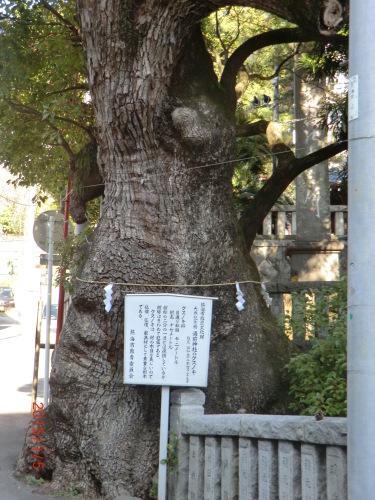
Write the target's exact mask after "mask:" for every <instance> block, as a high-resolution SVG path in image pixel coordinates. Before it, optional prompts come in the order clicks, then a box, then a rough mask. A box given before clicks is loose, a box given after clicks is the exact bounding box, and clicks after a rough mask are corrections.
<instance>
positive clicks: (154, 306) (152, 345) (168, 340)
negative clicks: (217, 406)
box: [124, 293, 214, 500]
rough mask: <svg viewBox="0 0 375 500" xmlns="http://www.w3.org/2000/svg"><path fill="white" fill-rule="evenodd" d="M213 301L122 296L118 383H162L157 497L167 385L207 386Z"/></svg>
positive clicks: (162, 485) (161, 497)
mask: <svg viewBox="0 0 375 500" xmlns="http://www.w3.org/2000/svg"><path fill="white" fill-rule="evenodd" d="M213 300H214V299H213V298H210V297H195V296H191V295H178V294H169V293H162V294H131V295H126V296H125V345H124V382H125V384H137V385H161V386H162V394H161V412H160V444H159V478H158V500H165V499H166V496H167V466H166V463H165V462H166V459H167V446H168V427H169V387H170V386H179V387H207V379H208V360H209V354H210V337H211V318H212V301H213Z"/></svg>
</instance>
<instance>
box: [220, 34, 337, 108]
mask: <svg viewBox="0 0 375 500" xmlns="http://www.w3.org/2000/svg"><path fill="white" fill-rule="evenodd" d="M345 39H346V37H344V36H341V35H334V36H332V37H327V36H325V35H318V34H316V33H315V34H314V33H313V34H312V33H309V32H307V31H305V30H302V29H300V28H280V29H277V30H273V31H268V32H267V33H261V34H259V35H256V36H254V37H252V38H250V39H249V40H247V41H246V42H244V43H243V44H242V45H240V47H238V48H237V49H236V50H235V51H234V52H233V54H232V55H231V56H230V58H229V59H228V61H227V63H226V65H225V67H224V71H223V73H222V75H221V80H220V83H221V85H222V87H223V88H224V90H225V92H226V94H227V97H228V99H229V101H230V104H231V106H232V110H233V111H234V110H235V108H236V92H235V88H236V77H237V73H238V72H239V70H240V68H241V66H242V65H243V64H244V62H245V61H246V59H247V58H248V57H249V56H250V55H251V54H253V53H254V52H256V51H257V50H260V49H262V48H264V47H268V46H270V45H278V44H283V43H293V42H309V41H313V40H315V41H330V42H335V41H340V42H342V41H343V40H345Z"/></svg>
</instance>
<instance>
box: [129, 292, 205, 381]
mask: <svg viewBox="0 0 375 500" xmlns="http://www.w3.org/2000/svg"><path fill="white" fill-rule="evenodd" d="M212 300H213V299H212V298H207V297H193V296H190V295H174V294H132V295H126V297H125V349H124V382H125V383H126V384H142V385H143V384H144V385H172V386H182V387H183V386H192V387H206V386H207V376H208V358H209V350H210V335H211V315H212Z"/></svg>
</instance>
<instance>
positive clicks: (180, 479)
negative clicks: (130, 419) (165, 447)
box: [168, 389, 206, 500]
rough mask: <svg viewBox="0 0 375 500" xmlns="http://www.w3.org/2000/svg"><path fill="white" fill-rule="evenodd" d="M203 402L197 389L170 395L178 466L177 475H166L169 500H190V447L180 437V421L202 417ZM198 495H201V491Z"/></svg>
mask: <svg viewBox="0 0 375 500" xmlns="http://www.w3.org/2000/svg"><path fill="white" fill-rule="evenodd" d="M205 400H206V396H205V395H204V393H203V392H202V391H201V390H199V389H177V390H175V391H173V392H172V393H171V404H172V406H171V409H170V414H169V421H170V432H171V433H174V434H176V435H177V436H178V451H177V452H178V464H176V467H177V469H178V472H179V473H178V474H168V499H169V500H186V499H187V498H190V497H188V487H189V485H188V482H189V448H190V446H189V438H184V437H183V436H182V433H181V421H182V419H183V418H184V417H187V416H194V417H197V416H203V415H204V407H203V405H204V403H205ZM197 439H198V438H197ZM190 473H191V471H190ZM202 474H203V471H202ZM200 493H202V489H201V490H200Z"/></svg>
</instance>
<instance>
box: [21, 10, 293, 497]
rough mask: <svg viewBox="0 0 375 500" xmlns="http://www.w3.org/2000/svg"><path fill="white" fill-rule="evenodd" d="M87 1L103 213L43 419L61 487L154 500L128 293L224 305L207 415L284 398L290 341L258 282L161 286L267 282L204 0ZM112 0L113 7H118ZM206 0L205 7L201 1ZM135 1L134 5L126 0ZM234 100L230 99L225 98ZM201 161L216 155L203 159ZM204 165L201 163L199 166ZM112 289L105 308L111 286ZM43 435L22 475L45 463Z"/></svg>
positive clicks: (150, 441)
mask: <svg viewBox="0 0 375 500" xmlns="http://www.w3.org/2000/svg"><path fill="white" fill-rule="evenodd" d="M102 4H103V2H98V1H97V0H92V1H88V0H78V8H79V12H80V17H81V25H82V34H83V39H84V45H85V50H86V60H87V62H88V72H89V83H90V88H91V92H92V97H93V102H94V105H95V109H96V119H97V124H98V137H97V140H98V145H99V151H98V162H99V166H100V169H101V175H102V177H103V180H104V182H105V202H104V212H103V216H102V218H101V220H100V223H99V226H98V228H97V230H96V232H95V235H94V238H93V241H92V243H91V245H90V248H89V254H88V258H87V261H86V263H85V265H84V268H83V271H82V274H81V279H82V280H86V281H81V282H79V283H78V284H77V287H76V292H75V294H74V297H73V303H72V305H71V307H70V309H69V315H68V318H67V321H66V323H65V325H64V329H63V332H62V335H61V337H60V343H59V345H58V347H57V349H56V352H55V358H54V363H53V368H52V377H51V389H52V396H53V402H52V404H51V405H50V407H49V408H48V410H47V412H46V418H45V422H46V423H45V434H44V437H45V440H46V451H45V468H44V470H43V474H44V475H45V476H46V477H51V476H52V478H53V485H54V487H55V488H61V487H64V486H69V485H70V484H75V485H77V486H79V487H80V488H82V489H84V491H85V493H86V498H90V499H93V498H95V496H96V495H102V496H103V497H105V498H108V499H110V498H116V496H117V495H118V494H120V493H121V492H127V493H130V494H133V495H137V496H139V497H142V498H147V497H148V491H149V488H150V483H151V480H152V477H153V476H154V474H155V471H156V468H157V457H158V426H159V422H158V420H159V407H160V388H155V387H143V386H132V385H124V384H123V338H124V333H123V325H124V318H123V315H124V307H123V303H124V296H125V294H126V293H129V292H133V293H134V292H140V291H145V292H177V293H188V294H204V295H208V296H217V297H218V298H219V300H218V301H217V302H215V303H214V309H213V325H212V342H211V357H210V370H209V387H208V389H207V406H206V409H207V410H208V411H210V412H237V411H244V410H245V411H247V412H269V411H275V408H279V407H280V394H282V389H283V388H282V385H283V383H282V368H283V366H284V364H285V363H286V361H287V357H288V352H289V344H288V342H287V340H286V338H285V339H284V338H283V337H282V336H281V335H280V334H279V333H278V331H277V329H276V326H275V323H274V321H273V319H272V317H271V315H270V313H269V311H268V309H267V306H266V305H265V303H264V301H263V299H262V297H261V295H260V286H259V284H256V283H255V284H252V283H249V284H246V285H242V289H243V291H244V293H245V298H246V305H245V310H244V311H242V312H239V311H237V309H236V307H235V302H236V298H235V287H234V286H222V287H214V286H210V287H207V288H203V289H200V288H194V286H189V287H188V286H186V287H184V288H175V289H173V288H172V289H170V288H166V289H163V288H161V289H160V288H153V287H152V285H153V284H158V285H159V284H169V283H176V284H180V285H188V284H190V285H193V284H202V283H207V284H209V283H225V282H233V281H236V280H238V281H245V280H253V281H255V282H258V281H259V277H258V274H257V271H256V268H255V266H254V264H253V262H252V261H251V260H250V258H249V256H248V253H247V249H246V248H245V246H244V244H243V239H242V236H241V235H240V234H239V231H238V227H237V219H236V216H235V213H234V208H233V203H232V192H231V187H232V186H231V177H232V166H231V165H232V164H227V163H225V161H226V160H233V158H234V157H235V131H234V122H233V116H232V114H231V113H230V111H228V110H227V107H226V99H225V95H223V94H222V92H221V90H220V88H219V86H218V84H217V79H216V77H215V74H214V72H213V68H212V64H211V61H210V58H209V56H208V54H207V52H206V51H205V48H204V43H203V40H202V37H201V35H200V32H199V29H198V28H197V27H196V26H195V24H196V21H197V20H198V19H199V18H201V17H202V16H203V15H204V13H205V12H204V11H203V9H204V7H201V8H197V7H195V10H194V9H190V6H191V5H192V4H193V3H192V2H186V1H180V2H163V1H162V2H159V1H158V2H147V4H148V7H147V8H146V2H145V3H144V4H143V2H142V5H141V6H140V7H139V9H138V10H137V9H136V8H135V7H134V5H133V3H132V2H120V0H114V1H112V2H104V5H106V6H105V7H103V8H101V7H100V6H101V5H102ZM109 4H110V5H109ZM204 4H205V2H202V5H204ZM127 6H128V7H127ZM228 109H229V107H228ZM204 165H212V166H206V167H204V168H203V167H202V166H204ZM201 167H202V168H201ZM98 282H101V283H103V282H106V283H108V282H116V283H119V282H122V283H144V287H142V288H139V287H138V288H136V289H135V288H134V287H131V286H120V285H118V286H115V287H114V301H113V308H112V310H111V312H110V313H109V314H107V313H105V310H104V305H103V298H104V292H103V287H104V285H103V284H99V283H98ZM31 433H32V430H31V428H30V433H29V436H28V440H27V441H26V444H25V447H24V450H23V453H22V455H21V457H20V460H19V464H18V469H19V470H20V471H25V470H29V469H30V468H32V462H33V461H34V457H33V456H32V451H31V448H30V447H31V445H32V444H33V443H32V434H31Z"/></svg>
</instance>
